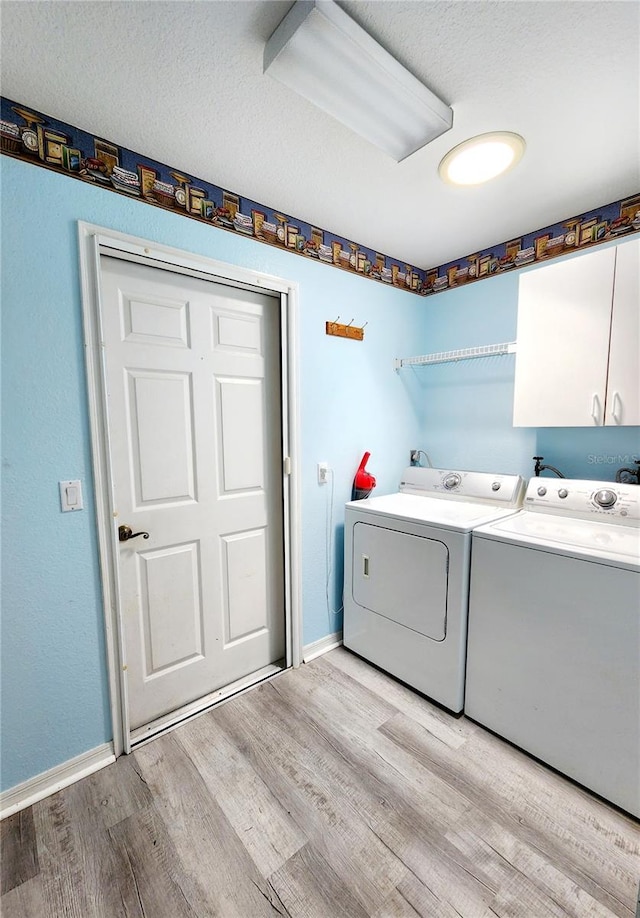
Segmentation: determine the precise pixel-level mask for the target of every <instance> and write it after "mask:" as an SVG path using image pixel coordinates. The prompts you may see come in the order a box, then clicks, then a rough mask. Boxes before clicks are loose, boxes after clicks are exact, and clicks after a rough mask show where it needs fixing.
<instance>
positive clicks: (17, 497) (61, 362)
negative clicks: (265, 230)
mask: <svg viewBox="0 0 640 918" xmlns="http://www.w3.org/2000/svg"><path fill="white" fill-rule="evenodd" d="M0 163H1V167H2V175H3V182H4V187H5V190H6V189H7V188H10V189H11V193H10V194H5V195H4V199H3V207H2V223H3V225H2V239H3V252H2V257H3V275H2V276H3V290H2V300H3V332H4V334H3V347H4V352H3V374H4V387H3V398H4V401H3V418H4V421H3V425H4V426H3V458H4V463H5V466H4V470H3V489H4V503H3V516H4V521H3V524H4V533H5V548H4V558H3V562H4V576H3V590H4V603H3V644H2V651H3V665H2V680H3V681H2V729H3V743H2V787H3V788H7V787H11V786H13V785H15V784H16V783H19V782H21V781H24V780H26V779H27V778H29V777H32V776H33V775H35V774H38V773H40V772H42V771H44V770H46V769H48V768H51V767H53V766H54V765H57V764H59V763H60V762H63V761H65V760H67V759H69V758H71V757H73V756H75V755H78V754H79V753H81V752H84V751H86V750H88V749H91V748H93V747H95V746H96V745H99V744H100V743H103V742H105V741H107V740H108V739H110V737H111V727H110V721H109V713H108V691H107V679H106V667H105V655H104V640H103V622H102V608H101V597H100V589H99V572H98V554H97V541H96V535H95V512H94V506H93V500H92V487H93V485H92V480H91V462H90V443H89V427H88V417H87V401H86V395H85V388H86V382H85V371H84V354H83V347H82V328H81V306H80V289H79V279H78V251H77V239H76V234H77V221H78V220H85V221H88V222H92V223H96V224H99V225H101V226H104V227H109V228H112V229H116V230H119V231H122V232H126V233H130V234H132V235H135V236H140V237H144V238H147V239H150V240H153V241H156V242H160V243H164V244H167V245H171V246H174V247H176V248H180V249H184V250H187V251H191V252H196V253H199V254H203V255H206V256H209V257H211V258H215V259H219V260H221V261H226V262H229V263H233V264H236V265H241V266H245V267H249V268H253V269H255V270H258V271H262V272H267V273H269V274H274V275H277V276H280V277H285V278H287V279H290V280H294V281H297V282H298V283H299V285H300V321H299V325H300V353H299V363H300V408H301V435H302V450H301V452H302V530H303V557H302V576H303V630H304V641H305V643H310V642H312V641H314V640H317V639H319V638H322V637H324V636H325V635H326V634H328V633H330V632H332V631H334V630H337V629H339V628H341V626H342V619H341V615H332V614H330V611H329V610H328V609H327V601H326V596H325V594H326V551H327V522H328V518H329V516H330V512H331V511H330V506H329V504H330V498H331V495H332V490H333V507H334V509H333V522H334V527H333V528H335V529H336V530H337V531H336V533H335V535H334V536H333V538H332V546H331V555H332V567H333V574H332V578H331V583H330V588H329V591H328V592H329V602H330V605H331V609H332V610H336V609H337V608H339V605H340V593H341V589H340V587H341V581H342V559H341V547H342V541H341V539H342V534H341V523H342V510H341V508H342V505H343V504H344V502H345V501H346V500H347V499H349V497H350V489H351V482H352V479H353V475H354V473H355V470H356V467H357V465H358V462H359V460H360V457H361V454H362V453H363V452H364V450H365V449H369V450H370V451H371V453H372V459H371V469H372V471H373V472H374V474H376V475H377V477H378V481H379V490H380V491H382V490H392V489H395V487H396V485H397V481H398V478H399V474H400V471H401V469H402V468H403V467H404V466H405V465H406V464H407V456H408V450H409V449H410V448H411V447H415V446H416V445H417V444H418V441H419V440H420V431H421V430H422V426H423V421H424V418H423V416H422V414H421V411H422V400H421V395H422V393H421V390H420V387H419V386H418V385H417V384H416V383H415V381H412V380H406V379H402V378H401V377H400V376H399V375H396V374H395V373H394V372H393V368H392V367H393V359H394V357H397V356H402V355H406V354H410V353H413V352H415V350H416V347H418V344H417V342H418V341H420V342H423V341H424V340H425V335H426V315H427V312H426V310H425V302H424V300H422V299H420V298H418V297H416V296H412V295H410V294H408V293H404V292H401V291H397V290H393V289H391V288H387V287H385V286H382V285H378V284H371V283H369V284H366V283H363V282H362V279H360V278H357V277H354V276H351V275H349V274H346V273H345V274H342V273H341V272H339V271H335V270H328V269H327V268H325V267H323V266H322V265H319V264H317V263H315V262H312V261H310V260H309V261H305V260H303V259H301V258H299V257H295V256H292V255H289V254H287V253H286V252H283V251H280V250H278V249H271V248H268V247H266V246H264V245H260V244H259V243H256V242H254V241H251V240H248V239H244V238H238V237H237V236H233V235H231V234H229V233H224V232H222V231H220V230H216V229H214V228H211V227H208V226H203V225H200V224H197V223H195V222H194V221H190V220H185V219H184V218H182V217H180V216H179V215H177V214H172V213H170V212H166V211H163V210H161V209H159V208H158V209H156V208H151V207H149V206H148V205H146V204H141V203H140V202H137V201H134V200H129V199H128V198H125V197H124V196H119V195H114V194H106V193H105V192H103V191H101V190H100V189H98V188H94V187H92V186H90V185H88V184H85V183H81V182H77V181H69V180H68V179H66V178H65V177H64V176H59V175H56V174H54V173H51V172H47V171H46V170H44V169H34V168H33V167H31V166H29V165H28V164H24V163H21V162H17V161H14V160H11V159H8V158H7V157H1V158H0ZM338 314H339V315H340V316H341V320H342V321H345V322H348V321H349V320H350V319H351V318H352V317H353V318H354V320H355V324H360V325H361V324H364V322H368V325H367V328H366V331H365V340H364V342H362V343H361V342H357V341H349V340H345V339H340V338H329V337H327V336H326V335H325V329H324V323H325V321H326V320H332V319H335V318H336V316H337V315H338ZM318 460H326V461H328V462H329V464H330V465H331V467H332V468H333V470H334V475H335V487H334V488H333V489H332V487H331V485H328V486H319V485H318V484H317V483H316V462H317V461H318ZM65 478H81V479H82V480H83V484H84V492H85V500H86V510H85V511H83V512H81V513H77V514H69V513H66V514H62V513H61V512H60V507H59V498H58V486H57V482H58V481H59V480H60V479H65Z"/></svg>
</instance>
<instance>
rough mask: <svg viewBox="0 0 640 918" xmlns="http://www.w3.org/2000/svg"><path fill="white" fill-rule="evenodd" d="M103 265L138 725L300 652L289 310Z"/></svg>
mask: <svg viewBox="0 0 640 918" xmlns="http://www.w3.org/2000/svg"><path fill="white" fill-rule="evenodd" d="M100 261H101V297H102V324H103V329H102V332H103V339H104V347H105V375H106V384H107V390H108V392H107V401H108V410H107V413H108V426H109V440H110V462H111V472H112V487H113V504H114V508H115V518H114V521H113V522H114V527H115V528H116V529H117V528H118V527H119V526H120V525H128V526H130V527H131V529H132V530H133V532H134V533H138V532H143V533H144V532H148V533H149V538H148V539H145V538H144V536H142V535H140V536H137V537H136V538H132V539H129V540H128V541H125V542H119V543H118V544H119V549H118V561H117V582H118V594H119V595H118V600H119V607H120V613H121V617H122V630H123V636H124V648H123V656H124V665H125V666H126V677H127V694H128V714H129V722H130V728H131V729H132V730H135V729H136V728H139V727H141V726H143V725H145V724H148V723H149V722H151V721H153V720H155V719H157V718H160V717H162V716H163V715H166V714H168V713H170V712H173V711H176V710H178V709H180V708H181V707H183V706H185V705H187V704H189V703H191V702H193V701H195V700H197V699H199V698H202V697H203V696H206V695H207V694H209V693H211V692H213V691H215V690H216V689H219V688H221V687H224V686H227V685H229V684H230V683H233V682H235V681H236V680H238V679H242V678H243V677H245V676H248V675H250V674H252V673H255V672H257V671H259V670H261V669H263V668H264V667H265V666H267V665H268V664H271V663H276V662H279V661H281V660H283V658H284V657H285V609H284V541H283V494H282V421H281V367H280V302H279V299H278V298H277V297H274V296H270V295H267V294H264V293H257V292H253V291H248V290H243V289H239V288H236V287H232V286H226V285H224V284H222V283H215V282H212V281H207V280H200V279H198V278H194V277H188V276H185V275H182V274H177V273H172V272H170V271H167V270H164V269H159V268H153V267H149V266H147V265H142V264H137V263H133V262H128V261H124V260H120V259H117V258H111V257H107V256H102V257H101V259H100Z"/></svg>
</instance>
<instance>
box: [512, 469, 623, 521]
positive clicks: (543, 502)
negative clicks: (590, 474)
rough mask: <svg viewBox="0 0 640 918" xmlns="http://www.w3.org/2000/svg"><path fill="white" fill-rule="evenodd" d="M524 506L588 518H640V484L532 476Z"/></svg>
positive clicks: (614, 519) (529, 508)
mask: <svg viewBox="0 0 640 918" xmlns="http://www.w3.org/2000/svg"><path fill="white" fill-rule="evenodd" d="M524 506H525V507H526V508H527V509H528V510H541V511H547V512H550V513H553V512H556V513H563V512H567V513H570V514H571V515H572V516H580V517H583V518H585V519H600V520H602V519H607V518H608V519H610V520H611V522H615V523H625V522H633V521H638V520H640V487H639V486H638V485H629V484H618V483H617V482H611V481H589V480H588V479H577V478H573V479H569V478H559V479H557V480H554V479H550V478H549V479H547V478H545V479H544V484H542V481H541V479H540V478H532V479H531V481H530V482H529V486H528V487H527V493H526V494H525V498H524Z"/></svg>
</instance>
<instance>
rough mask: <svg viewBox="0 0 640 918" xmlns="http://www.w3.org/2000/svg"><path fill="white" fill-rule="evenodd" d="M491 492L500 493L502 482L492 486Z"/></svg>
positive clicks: (494, 483) (495, 482) (496, 482)
mask: <svg viewBox="0 0 640 918" xmlns="http://www.w3.org/2000/svg"><path fill="white" fill-rule="evenodd" d="M491 490H492V491H499V490H500V482H499V481H494V482H493V484H492V485H491Z"/></svg>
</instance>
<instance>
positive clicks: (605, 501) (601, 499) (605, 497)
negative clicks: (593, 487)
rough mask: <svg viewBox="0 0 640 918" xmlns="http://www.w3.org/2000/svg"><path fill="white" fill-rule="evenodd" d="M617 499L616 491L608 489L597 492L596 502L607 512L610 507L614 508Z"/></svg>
mask: <svg viewBox="0 0 640 918" xmlns="http://www.w3.org/2000/svg"><path fill="white" fill-rule="evenodd" d="M617 499H618V495H617V494H616V492H615V491H609V490H608V489H607V488H603V489H602V490H601V491H596V495H595V502H596V503H597V505H598V506H599V507H604V509H605V510H608V509H609V507H613V505H614V504H615V502H616V501H617Z"/></svg>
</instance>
